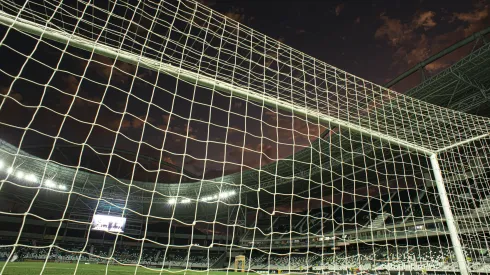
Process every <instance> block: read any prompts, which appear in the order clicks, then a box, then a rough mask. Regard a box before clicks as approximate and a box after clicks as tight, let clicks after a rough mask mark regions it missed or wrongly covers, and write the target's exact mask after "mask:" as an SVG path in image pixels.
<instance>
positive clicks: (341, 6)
mask: <svg viewBox="0 0 490 275" xmlns="http://www.w3.org/2000/svg"><path fill="white" fill-rule="evenodd" d="M344 7H345V5H344V3H340V4H338V5H337V6H336V7H335V15H336V16H339V15H340V13H341V12H342V10H344Z"/></svg>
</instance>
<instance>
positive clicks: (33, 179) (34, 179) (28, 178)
mask: <svg viewBox="0 0 490 275" xmlns="http://www.w3.org/2000/svg"><path fill="white" fill-rule="evenodd" d="M25 180H26V181H28V182H37V177H36V175H34V174H28V175H27V176H25Z"/></svg>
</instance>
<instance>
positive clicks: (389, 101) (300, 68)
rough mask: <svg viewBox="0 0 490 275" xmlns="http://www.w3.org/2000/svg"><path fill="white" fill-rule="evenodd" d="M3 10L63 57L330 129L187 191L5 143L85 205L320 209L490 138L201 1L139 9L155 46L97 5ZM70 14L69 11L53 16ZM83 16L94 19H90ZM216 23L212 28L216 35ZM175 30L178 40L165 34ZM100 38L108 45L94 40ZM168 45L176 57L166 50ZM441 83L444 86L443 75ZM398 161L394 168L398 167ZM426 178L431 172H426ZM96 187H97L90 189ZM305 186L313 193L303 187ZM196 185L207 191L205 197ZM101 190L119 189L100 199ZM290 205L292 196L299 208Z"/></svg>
mask: <svg viewBox="0 0 490 275" xmlns="http://www.w3.org/2000/svg"><path fill="white" fill-rule="evenodd" d="M0 3H1V5H0V9H1V11H0V24H2V25H4V26H8V27H10V28H11V29H13V30H17V31H19V32H22V33H24V34H26V35H28V36H31V37H39V36H40V35H42V37H43V39H45V40H47V41H56V42H53V45H52V47H53V48H56V49H58V50H60V51H61V50H62V47H61V46H60V45H69V46H71V47H75V48H79V49H83V50H86V51H89V52H93V53H95V54H98V55H101V56H104V57H107V58H111V59H115V60H118V61H122V62H125V63H127V64H131V65H134V66H140V67H143V68H146V69H149V70H152V71H155V72H159V73H162V74H165V75H170V76H173V77H174V78H176V79H178V80H179V81H182V82H185V83H188V84H191V85H195V86H196V87H200V88H203V89H207V90H212V91H213V92H214V91H216V92H220V93H226V94H229V95H231V96H232V97H239V98H241V99H242V100H244V101H246V102H247V103H249V104H259V105H258V106H268V107H269V108H273V109H275V110H277V111H279V110H284V111H287V112H291V113H293V114H294V115H295V116H298V117H303V118H305V117H306V119H307V121H311V122H313V123H316V124H317V125H322V126H323V127H325V128H326V129H328V130H327V132H326V134H325V135H324V136H321V137H319V138H317V139H316V140H315V141H314V142H312V144H311V146H310V148H308V149H305V150H302V151H300V152H298V153H296V154H294V155H292V156H290V157H287V158H285V159H283V160H280V161H278V162H275V163H271V164H268V165H265V166H262V167H260V168H258V169H250V170H248V171H245V172H243V173H236V174H232V175H227V176H224V177H219V178H215V179H211V180H200V179H192V178H191V179H192V180H191V181H192V182H189V183H185V184H184V183H166V184H155V183H154V182H153V183H150V182H140V181H128V180H123V179H119V178H116V177H114V176H112V175H110V174H105V173H100V172H96V171H91V170H90V168H87V167H78V166H76V165H67V164H62V163H54V162H53V161H48V162H46V161H45V160H43V159H40V158H36V157H34V156H33V155H30V154H28V153H26V152H24V151H22V150H19V149H18V148H15V147H13V146H11V145H10V144H7V143H5V142H2V145H1V146H2V154H4V155H5V156H4V158H5V162H10V161H11V160H12V159H13V158H14V157H15V158H18V159H19V160H22V162H17V161H16V163H25V167H28V168H25V169H29V171H35V172H36V173H37V174H38V176H39V175H41V176H42V175H45V176H44V177H46V175H48V176H49V177H52V180H53V181H55V182H66V183H67V185H66V186H67V187H66V188H68V189H69V190H70V192H75V193H76V192H77V190H78V188H83V192H80V194H83V195H84V196H90V197H93V198H99V197H100V196H103V197H102V198H103V199H107V200H111V201H114V200H121V201H122V202H124V201H133V200H134V201H136V200H142V199H143V200H144V199H148V198H150V197H151V201H152V202H165V203H167V202H168V200H169V199H170V198H172V197H173V196H177V195H178V196H181V197H183V198H190V199H197V200H199V198H202V197H203V196H206V198H211V199H210V201H216V200H218V199H219V192H232V191H233V192H236V193H238V194H240V195H244V197H247V198H246V199H247V204H248V205H249V206H250V207H256V206H258V205H259V201H260V202H261V203H260V207H266V206H268V205H273V204H278V203H280V201H276V200H275V194H277V193H291V192H293V193H294V194H298V195H301V194H304V193H305V192H308V196H309V197H315V196H316V199H318V200H321V199H323V198H322V197H320V196H322V193H321V191H320V189H321V188H322V186H326V187H339V188H340V187H341V188H342V191H343V192H352V190H357V189H359V188H361V187H360V186H359V185H361V186H365V185H366V184H365V183H366V182H371V183H378V181H379V177H378V174H379V173H386V174H387V175H391V176H387V177H386V178H385V179H383V181H387V182H389V181H390V180H395V175H396V174H397V171H403V174H405V175H407V174H408V175H410V174H411V172H412V171H410V169H412V168H407V167H406V166H405V165H404V163H409V162H410V163H412V164H414V165H415V166H416V165H417V164H421V166H422V164H423V166H424V167H428V166H430V165H426V162H427V161H428V160H427V159H426V158H423V157H421V158H416V159H411V160H410V161H408V160H407V161H404V159H405V158H410V156H411V154H420V155H424V156H426V157H428V156H429V155H432V154H434V153H437V152H441V151H444V150H446V149H448V148H451V147H453V146H457V145H459V144H462V143H465V142H468V141H474V140H478V139H481V138H485V137H487V136H488V135H489V133H490V119H489V118H485V117H479V116H475V115H471V114H467V113H463V112H460V111H457V110H451V109H447V108H444V107H441V106H437V105H434V104H431V103H428V102H425V101H422V100H419V99H417V98H414V97H409V96H405V95H402V94H399V93H396V92H394V91H392V90H389V89H386V88H384V87H382V86H379V85H376V84H374V83H371V82H369V81H366V80H364V79H362V78H359V77H356V76H354V75H351V74H349V73H347V72H345V71H342V70H339V69H337V68H335V67H333V66H330V65H328V64H326V63H324V62H322V61H319V60H317V59H315V58H313V57H311V56H308V55H306V54H304V53H302V52H299V51H297V50H295V49H293V48H291V47H288V46H286V45H284V44H282V43H281V42H279V41H276V40H274V39H271V38H269V37H267V36H265V35H263V34H261V33H258V32H257V31H255V30H253V29H250V28H248V27H246V26H243V25H241V24H240V23H238V22H236V21H233V20H231V19H229V18H227V17H225V16H224V15H221V14H219V13H216V12H214V11H211V10H210V9H209V8H207V7H205V6H203V5H201V4H198V3H194V2H192V1H180V2H179V5H180V6H179V9H177V10H176V11H174V9H175V7H174V6H171V4H168V3H162V4H161V5H162V8H161V9H160V8H159V9H155V7H154V6H152V4H151V3H143V2H142V3H140V4H141V5H142V7H140V8H139V9H138V8H136V9H134V10H132V12H130V13H131V14H135V15H137V16H139V17H140V18H146V19H148V20H150V21H151V22H152V25H151V27H148V26H138V28H141V29H142V31H143V33H145V34H148V35H145V36H142V35H141V30H140V31H134V30H131V28H130V27H127V24H128V22H130V23H129V24H131V18H127V17H125V16H123V15H120V14H118V13H113V12H111V11H109V10H107V7H104V6H96V5H97V4H94V6H93V7H92V8H94V9H96V10H97V13H98V14H97V18H94V17H92V15H90V14H89V13H85V12H82V11H80V10H77V8H74V7H70V6H67V5H64V4H60V3H58V2H57V1H44V3H43V5H42V6H41V7H42V8H43V10H42V11H40V10H39V9H38V8H39V7H37V6H36V5H35V4H34V3H31V5H29V6H28V7H22V6H19V5H16V4H15V3H12V2H11V1H3V0H2V1H0ZM47 3H49V4H47ZM146 5H149V6H148V7H145V6H146ZM166 5H168V6H166ZM59 6H60V7H61V9H58V8H54V7H59ZM118 8H123V7H118ZM145 8H148V9H149V10H153V11H155V14H154V16H153V15H149V14H147V13H146V12H145ZM169 11H172V12H169ZM79 14H83V16H85V17H84V18H82V20H79V19H78V18H79V16H78V15H79ZM104 18H107V20H105V19H104ZM109 18H110V20H109ZM104 22H105V23H104ZM170 22H172V23H170ZM205 22H212V23H207V24H208V27H207V28H205V27H203V26H204V25H203V24H206V23H205ZM209 24H212V25H213V26H212V27H209V26H210V25H209ZM155 26H157V27H155ZM204 29H206V31H205V32H204V31H203V30H204ZM167 32H168V33H170V32H172V35H168V36H166V35H165V33H167ZM94 33H97V36H98V37H99V38H101V37H102V38H103V39H98V38H97V39H94V35H93V34H94ZM150 34H151V35H150ZM162 44H164V45H168V47H166V48H164V49H163V50H162V48H161V45H162ZM487 48H488V47H487ZM196 64H197V65H196ZM448 70H450V69H448ZM77 77H83V76H80V75H77ZM441 81H444V79H443V78H442V77H441ZM467 83H469V84H468V85H470V84H471V83H473V82H471V81H468V82H467ZM462 85H464V84H462ZM155 86H156V87H154V88H155V90H157V92H163V90H164V89H162V88H161V87H157V85H155ZM414 95H415V93H414ZM455 100H457V99H455ZM459 100H464V99H462V98H460V99H459ZM147 103H148V102H147ZM150 105H151V104H150ZM78 145H79V146H84V144H78ZM21 149H22V148H21ZM387 160H390V163H389V165H387V164H386V162H387ZM393 160H397V161H393ZM22 166H24V164H22ZM369 167H371V168H372V169H369ZM14 169H21V168H17V167H14ZM417 169H419V172H418V173H420V167H417ZM323 172H325V176H328V177H327V178H325V177H324V175H323ZM412 174H413V178H412V179H408V180H407V181H409V182H410V181H411V182H413V184H418V182H417V181H418V179H419V178H420V175H418V174H417V175H416V174H415V172H414V173H412ZM51 175H53V176H51ZM335 176H338V178H337V177H335ZM87 181H88V182H91V186H90V188H88V187H87V184H86V183H87ZM295 181H301V182H303V183H306V184H301V185H300V184H296V185H294V182H295ZM101 183H102V184H101ZM407 184H408V183H407ZM121 186H124V188H126V187H131V188H132V192H139V193H138V194H143V193H144V194H145V195H135V194H132V195H131V196H129V194H128V195H127V196H123V197H121V196H120V194H124V192H122V193H121V192H119V191H118V189H121ZM113 187H114V188H113ZM196 187H199V188H198V189H199V190H200V192H199V193H197V192H196ZM102 188H104V189H107V188H109V189H113V190H114V191H113V192H112V193H111V192H107V191H104V192H101V190H102ZM292 188H293V189H294V190H292ZM272 189H273V190H274V192H273V193H272V192H271V191H270V190H272ZM90 190H92V193H91V191H90ZM133 190H134V191H133ZM230 190H231V191H230ZM62 191H63V190H62ZM366 192H367V191H366ZM380 192H382V191H380ZM315 193H316V195H315ZM354 193H359V192H354ZM153 194H157V197H153ZM249 194H250V195H249ZM104 196H108V197H107V198H105V197H104ZM198 196H199V198H198ZM232 199H233V200H237V199H235V198H232ZM291 200H292V198H290V197H285V198H284V201H286V202H288V203H291ZM319 205H321V203H320V204H319Z"/></svg>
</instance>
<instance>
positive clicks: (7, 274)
mask: <svg viewBox="0 0 490 275" xmlns="http://www.w3.org/2000/svg"><path fill="white" fill-rule="evenodd" d="M4 265H5V262H0V271H1V268H3V266H4ZM43 265H44V263H43V262H13V263H8V264H7V267H6V268H5V270H4V272H3V273H2V275H27V274H40V273H41V271H42V269H43ZM75 270H76V274H80V275H98V274H106V265H105V264H83V263H81V264H79V265H78V268H77V265H76V264H74V263H73V264H72V263H47V264H46V267H45V268H44V271H43V273H42V274H46V275H61V274H75ZM107 274H114V275H116V274H144V275H146V274H153V275H156V274H165V275H171V274H175V275H204V274H206V275H208V274H209V275H226V274H227V272H226V271H209V273H208V272H207V271H204V270H203V271H194V270H192V271H190V270H183V269H172V270H170V271H168V270H163V271H161V273H160V270H159V269H157V268H155V269H154V270H149V269H147V268H142V267H138V268H136V267H134V266H121V265H109V266H108V267H107ZM228 274H234V275H238V274H245V273H238V272H228Z"/></svg>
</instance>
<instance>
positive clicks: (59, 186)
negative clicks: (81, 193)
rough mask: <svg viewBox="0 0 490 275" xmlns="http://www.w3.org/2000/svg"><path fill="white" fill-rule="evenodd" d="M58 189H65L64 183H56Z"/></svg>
mask: <svg viewBox="0 0 490 275" xmlns="http://www.w3.org/2000/svg"><path fill="white" fill-rule="evenodd" d="M58 189H60V190H66V185H64V184H58Z"/></svg>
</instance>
